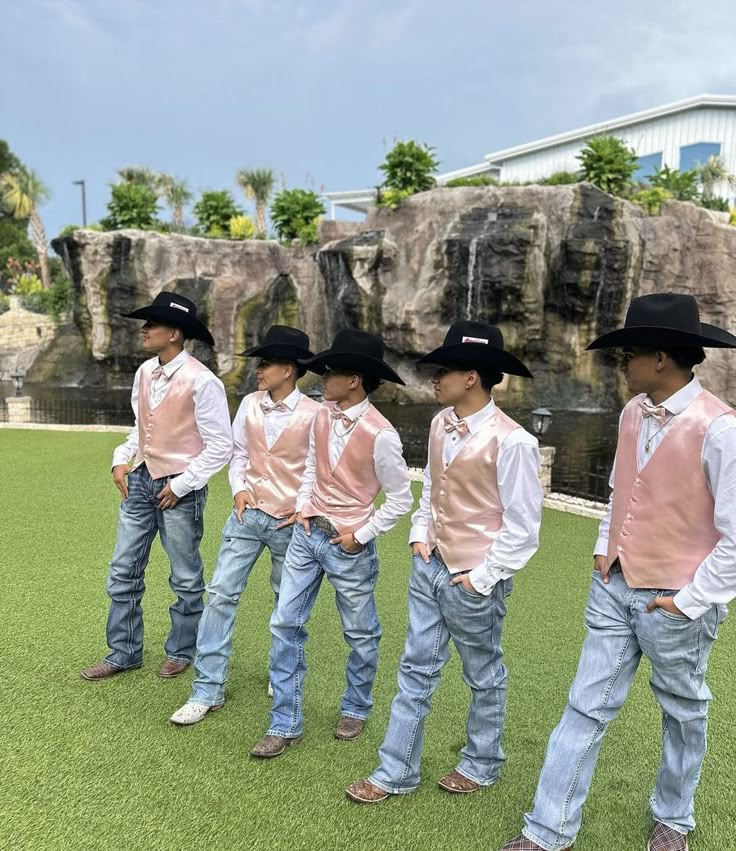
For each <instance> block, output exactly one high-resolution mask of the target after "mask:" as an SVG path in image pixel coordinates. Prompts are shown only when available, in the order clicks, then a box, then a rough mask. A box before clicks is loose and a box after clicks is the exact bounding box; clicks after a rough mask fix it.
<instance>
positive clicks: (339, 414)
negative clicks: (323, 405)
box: [331, 408, 357, 428]
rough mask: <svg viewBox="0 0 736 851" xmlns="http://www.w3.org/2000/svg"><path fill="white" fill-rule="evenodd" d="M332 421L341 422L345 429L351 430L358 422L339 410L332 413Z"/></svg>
mask: <svg viewBox="0 0 736 851" xmlns="http://www.w3.org/2000/svg"><path fill="white" fill-rule="evenodd" d="M331 415H332V419H333V420H335V421H336V422H337V421H338V420H340V421H341V422H342V424H343V425H344V426H345V428H351V426H353V425H355V423H356V422H357V420H351V419H350V417H349V416H348V415H347V414H343V412H342V411H341V410H340V409H339V408H335V409H334V410H333V411H331Z"/></svg>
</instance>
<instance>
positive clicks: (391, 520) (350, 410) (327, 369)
mask: <svg viewBox="0 0 736 851" xmlns="http://www.w3.org/2000/svg"><path fill="white" fill-rule="evenodd" d="M306 365H307V367H308V369H310V370H311V371H313V372H316V373H317V374H318V375H322V382H323V388H324V389H323V396H324V398H325V404H324V405H323V406H322V407H321V409H320V410H319V412H318V413H317V416H316V417H315V420H314V425H313V427H312V433H311V436H310V440H309V453H308V455H307V463H306V469H305V473H304V479H303V483H302V486H301V488H300V489H299V493H298V494H297V499H296V508H297V512H298V513H297V523H296V525H295V527H294V534H293V537H292V540H291V544H290V545H289V550H288V552H287V554H286V560H285V562H284V570H283V576H282V581H281V591H280V594H279V602H278V607H277V609H276V611H275V612H274V614H273V617H272V618H271V634H272V645H271V683H272V686H273V691H274V697H273V706H272V709H271V725H270V727H269V729H268V731H267V733H266V736H265V737H264V738H263V739H262V740H261V741H260V742H259V743H258V744H257V745H256V746H255V747H254V748H253V750H252V751H251V755H252V756H255V757H263V758H267V757H275V756H279V755H280V754H282V753H283V752H284V750H285V748H286V747H287V746H289V745H294V744H297V743H298V742H300V741H301V738H302V731H303V725H304V718H303V714H302V689H303V687H304V678H305V676H306V673H307V666H306V661H305V656H304V645H305V642H306V639H307V633H306V624H307V621H308V619H309V615H310V613H311V611H312V607H313V606H314V603H315V601H316V599H317V593H318V592H319V588H320V585H321V583H322V579H323V578H324V577H325V576H326V577H327V579H328V581H329V582H330V584H331V585H332V586H333V588H334V589H335V595H336V601H337V607H338V610H339V612H340V618H341V620H342V625H343V634H344V636H345V640H346V642H347V643H348V645H349V646H350V655H349V657H348V665H347V687H346V689H345V692H344V694H343V698H342V703H341V707H340V720H339V723H338V725H337V730H336V734H335V735H336V736H337V738H339V739H343V740H349V739H356V738H357V737H358V736H360V734H361V733H362V732H363V728H364V727H365V722H366V719H367V718H368V715H369V713H370V710H371V706H372V703H373V701H372V696H371V692H372V687H373V680H374V678H375V674H376V668H377V665H378V642H379V639H380V637H381V627H380V624H379V622H378V615H377V612H376V604H375V600H374V590H375V587H376V581H377V579H378V555H377V553H376V543H375V539H376V537H377V536H378V535H379V534H383V533H385V532H388V531H389V530H390V529H392V528H393V526H394V525H395V524H396V522H397V521H398V519H399V518H400V517H401V515H402V514H405V513H406V512H407V511H408V510H409V509H410V508H411V504H412V496H411V487H410V480H409V471H408V470H407V467H406V463H405V461H404V459H403V456H402V447H401V441H400V440H399V436H398V434H397V433H396V431H395V430H394V428H393V427H392V426H391V423H389V421H388V420H387V419H386V418H385V417H384V416H383V415H382V414H380V413H379V412H378V411H377V410H376V408H374V407H373V405H372V404H371V403H370V400H369V398H368V396H369V394H370V393H372V392H373V391H374V390H375V389H376V388H377V387H378V385H379V383H380V381H381V380H386V381H393V382H395V383H397V384H403V383H404V382H403V381H402V380H401V378H400V377H399V376H398V375H397V374H396V373H395V372H394V371H393V369H391V367H390V366H389V365H388V364H387V363H385V362H384V360H383V341H382V340H381V338H380V337H376V336H374V335H373V334H368V333H366V332H364V331H354V330H346V331H340V332H339V333H338V334H337V335H336V337H335V340H334V342H333V343H332V346H331V347H330V348H329V349H328V350H326V351H324V352H320V354H318V355H316V356H315V357H314V358H313V359H312V360H310V361H307V362H306ZM381 490H383V492H384V494H385V496H386V500H385V502H384V504H383V505H382V506H381V508H379V509H378V511H376V510H375V508H374V501H375V499H376V497H377V496H378V494H379V493H380V492H381Z"/></svg>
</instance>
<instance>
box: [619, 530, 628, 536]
mask: <svg viewBox="0 0 736 851" xmlns="http://www.w3.org/2000/svg"><path fill="white" fill-rule="evenodd" d="M621 534H622V535H623V536H624V537H625V536H626V535H628V534H629V533H628V532H627V531H626V529H622V530H621Z"/></svg>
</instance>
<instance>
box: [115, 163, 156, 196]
mask: <svg viewBox="0 0 736 851" xmlns="http://www.w3.org/2000/svg"><path fill="white" fill-rule="evenodd" d="M118 176H119V177H120V179H121V180H122V181H123V183H135V184H136V185H137V186H147V187H148V188H149V189H153V191H154V192H155V191H156V178H157V175H156V172H155V171H152V170H151V169H150V168H147V167H146V166H143V165H126V166H123V168H119V169H118Z"/></svg>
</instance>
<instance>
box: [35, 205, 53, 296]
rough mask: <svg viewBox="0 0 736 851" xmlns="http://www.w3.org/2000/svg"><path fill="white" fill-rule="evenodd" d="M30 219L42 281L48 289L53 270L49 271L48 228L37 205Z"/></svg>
mask: <svg viewBox="0 0 736 851" xmlns="http://www.w3.org/2000/svg"><path fill="white" fill-rule="evenodd" d="M30 219H31V239H32V240H33V245H34V246H35V248H36V253H37V254H38V262H39V265H40V266H41V283H42V284H43V285H44V287H46V289H48V288H49V287H50V286H51V272H50V271H49V255H48V251H47V246H46V229H45V228H44V226H43V221H42V220H41V216H39V214H38V210H37V209H36V208H35V207H34V208H33V209H32V210H31V216H30Z"/></svg>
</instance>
